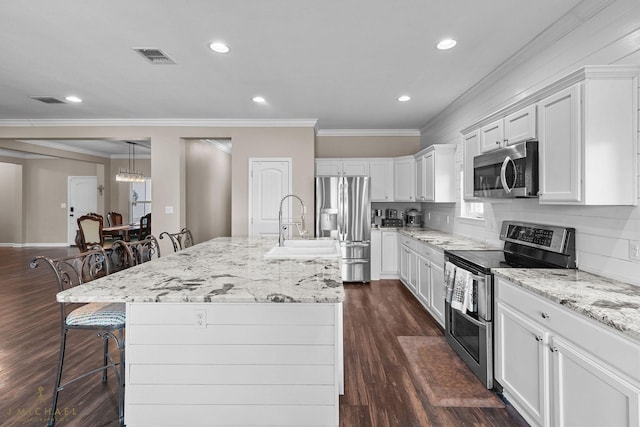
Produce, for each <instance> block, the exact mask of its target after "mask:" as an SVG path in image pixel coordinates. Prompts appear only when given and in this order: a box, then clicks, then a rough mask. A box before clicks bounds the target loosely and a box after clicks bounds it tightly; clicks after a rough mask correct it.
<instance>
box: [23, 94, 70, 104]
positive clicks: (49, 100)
mask: <svg viewBox="0 0 640 427" xmlns="http://www.w3.org/2000/svg"><path fill="white" fill-rule="evenodd" d="M31 99H35V100H36V101H40V102H44V103H45V104H66V102H64V101H63V100H61V99H58V98H54V97H53V96H32V97H31Z"/></svg>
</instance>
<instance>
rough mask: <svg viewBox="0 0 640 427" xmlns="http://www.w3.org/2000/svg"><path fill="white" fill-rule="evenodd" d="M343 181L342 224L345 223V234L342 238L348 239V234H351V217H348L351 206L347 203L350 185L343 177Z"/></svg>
mask: <svg viewBox="0 0 640 427" xmlns="http://www.w3.org/2000/svg"><path fill="white" fill-rule="evenodd" d="M341 181H342V193H341V197H342V225H343V233H344V235H343V236H342V238H341V239H340V240H346V238H347V236H348V235H349V218H348V212H349V209H348V208H349V206H348V205H347V202H348V200H349V198H348V196H349V185H348V184H347V182H348V181H347V180H346V179H345V178H344V177H343V178H342V179H341Z"/></svg>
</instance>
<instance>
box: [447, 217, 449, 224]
mask: <svg viewBox="0 0 640 427" xmlns="http://www.w3.org/2000/svg"><path fill="white" fill-rule="evenodd" d="M447 224H449V215H447Z"/></svg>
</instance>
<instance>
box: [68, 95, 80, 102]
mask: <svg viewBox="0 0 640 427" xmlns="http://www.w3.org/2000/svg"><path fill="white" fill-rule="evenodd" d="M64 99H66V100H67V101H69V102H76V103H77V102H82V99H80V98H78V97H77V96H75V95H69V96H65V98H64Z"/></svg>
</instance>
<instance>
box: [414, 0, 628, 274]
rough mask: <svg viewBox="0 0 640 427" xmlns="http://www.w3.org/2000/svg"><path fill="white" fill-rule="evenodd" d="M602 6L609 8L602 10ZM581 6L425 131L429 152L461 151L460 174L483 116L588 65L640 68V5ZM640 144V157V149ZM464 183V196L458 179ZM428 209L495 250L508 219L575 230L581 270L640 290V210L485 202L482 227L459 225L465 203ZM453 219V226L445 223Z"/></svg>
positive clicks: (440, 223)
mask: <svg viewBox="0 0 640 427" xmlns="http://www.w3.org/2000/svg"><path fill="white" fill-rule="evenodd" d="M603 5H604V6H606V7H604V9H598V8H599V7H603ZM586 6H588V7H586ZM582 7H583V9H581V10H577V11H574V13H572V14H570V15H568V16H566V17H565V18H564V19H561V20H560V21H559V22H557V23H556V24H555V26H554V27H552V28H550V29H549V32H547V33H546V34H543V35H541V36H540V37H539V38H538V40H536V41H534V43H532V44H531V45H529V46H528V47H527V48H526V49H525V50H524V51H523V52H522V53H520V54H519V55H518V56H516V57H514V58H512V60H510V61H509V62H508V63H506V64H504V65H503V66H502V67H501V68H500V69H498V70H496V72H495V73H494V74H493V75H491V76H489V77H487V78H486V79H485V80H484V81H482V82H480V83H479V84H478V85H476V87H474V88H473V89H472V90H471V91H469V92H468V93H466V94H465V95H463V96H462V97H461V98H460V99H458V100H457V101H456V102H455V103H454V104H452V105H450V106H449V107H447V109H446V110H445V111H443V112H442V113H441V114H440V115H439V116H438V117H437V118H436V119H434V120H432V121H431V122H430V123H428V124H427V125H426V126H425V128H424V129H423V130H422V131H423V137H422V146H423V147H424V146H428V145H431V144H442V143H456V144H458V150H457V153H456V158H457V160H456V167H457V170H460V169H461V168H462V145H461V134H460V131H461V130H462V129H464V128H465V127H467V126H469V125H471V124H472V123H473V122H475V121H477V120H479V119H481V118H482V117H483V116H486V115H489V114H491V113H492V112H494V111H496V110H498V109H499V108H501V107H503V106H506V105H508V104H511V103H513V102H515V101H517V100H519V99H522V98H523V97H525V96H527V95H529V94H531V93H533V92H535V91H536V90H538V89H540V88H542V87H544V86H546V85H547V84H549V83H551V82H552V81H554V80H557V79H558V78H560V77H562V76H563V75H565V74H568V73H569V72H571V71H574V70H576V69H578V68H580V67H581V66H584V65H602V64H635V65H640V44H639V43H638V39H639V38H640V2H637V1H633V0H617V1H614V2H607V3H605V2H584V3H583V4H582ZM589 7H592V8H595V9H590V8H589ZM549 41H552V43H551V45H548V42H549ZM638 145H639V151H640V142H639V143H638ZM638 162H640V158H639V159H638ZM633 179H638V180H639V181H640V176H636V177H634V178H633ZM457 184H458V194H460V191H459V189H460V186H461V185H462V183H461V182H460V181H459V179H458V183H457ZM639 188H640V186H639ZM639 197H640V195H639ZM423 209H424V211H425V213H426V212H431V221H430V222H429V221H427V223H426V225H427V226H430V227H434V228H437V229H441V230H445V231H450V232H454V233H456V234H461V235H464V236H469V237H471V238H474V239H477V240H482V241H488V242H493V243H496V244H499V243H500V242H499V239H498V234H499V231H500V225H501V223H502V221H503V220H521V221H531V222H540V223H548V224H558V225H564V226H570V227H575V228H576V246H577V250H578V261H579V268H580V269H582V270H585V271H589V272H593V273H596V274H600V275H603V276H606V277H611V278H615V279H618V280H622V281H625V282H629V283H633V284H636V285H640V263H636V262H631V261H630V260H629V257H628V255H629V251H628V246H629V240H640V207H629V206H604V207H593V206H585V207H578V206H560V205H555V206H542V205H539V204H538V202H537V200H512V201H504V202H502V201H500V202H490V203H485V217H486V221H482V222H477V221H470V220H464V219H460V218H457V215H459V213H460V205H459V203H457V204H455V205H453V204H447V205H435V204H427V203H425V204H423ZM447 216H448V217H449V218H450V224H447V223H446V217H447ZM425 220H426V215H425Z"/></svg>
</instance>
